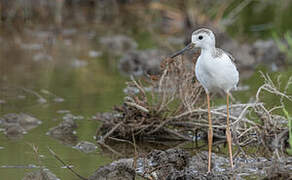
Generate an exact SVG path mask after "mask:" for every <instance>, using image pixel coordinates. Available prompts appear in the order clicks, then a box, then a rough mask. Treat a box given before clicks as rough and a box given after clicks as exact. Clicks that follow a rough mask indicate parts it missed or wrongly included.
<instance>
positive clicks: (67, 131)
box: [47, 118, 77, 145]
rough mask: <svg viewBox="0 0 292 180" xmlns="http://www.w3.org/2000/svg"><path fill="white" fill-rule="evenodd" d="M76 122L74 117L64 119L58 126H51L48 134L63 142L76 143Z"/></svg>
mask: <svg viewBox="0 0 292 180" xmlns="http://www.w3.org/2000/svg"><path fill="white" fill-rule="evenodd" d="M76 128H77V124H76V122H75V121H74V120H73V119H72V118H66V119H64V120H63V121H62V122H61V123H60V124H59V125H58V126H56V127H53V128H51V129H50V130H49V131H48V132H47V135H49V136H51V137H53V138H55V139H58V140H60V141H61V142H62V143H65V144H70V145H74V144H76V141H77V136H76V135H75V134H76V133H75V131H74V130H75V129H76Z"/></svg>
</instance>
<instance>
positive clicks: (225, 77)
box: [196, 54, 239, 92]
mask: <svg viewBox="0 0 292 180" xmlns="http://www.w3.org/2000/svg"><path fill="white" fill-rule="evenodd" d="M196 77H197V79H198V81H199V82H200V83H201V84H202V86H203V87H204V89H205V91H206V92H214V91H219V90H223V91H225V92H229V91H230V90H231V89H232V88H234V87H236V85H237V83H238V80H239V73H238V71H237V69H236V66H235V65H234V64H233V63H232V61H231V60H230V59H229V57H228V56H227V55H225V54H224V55H223V56H222V57H220V58H212V57H211V56H208V55H205V56H202V55H201V56H200V57H199V58H198V61H197V63H196Z"/></svg>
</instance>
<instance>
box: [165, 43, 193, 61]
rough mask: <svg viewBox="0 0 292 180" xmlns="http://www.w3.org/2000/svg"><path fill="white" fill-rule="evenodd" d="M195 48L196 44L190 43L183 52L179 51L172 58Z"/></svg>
mask: <svg viewBox="0 0 292 180" xmlns="http://www.w3.org/2000/svg"><path fill="white" fill-rule="evenodd" d="M193 47H194V44H193V43H190V44H188V45H187V46H186V47H184V48H183V49H182V50H179V51H177V52H175V53H174V54H173V55H171V56H170V58H174V57H176V56H178V55H180V54H182V53H183V52H185V51H186V50H189V49H192V48H193Z"/></svg>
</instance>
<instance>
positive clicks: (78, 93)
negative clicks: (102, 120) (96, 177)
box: [0, 15, 292, 179]
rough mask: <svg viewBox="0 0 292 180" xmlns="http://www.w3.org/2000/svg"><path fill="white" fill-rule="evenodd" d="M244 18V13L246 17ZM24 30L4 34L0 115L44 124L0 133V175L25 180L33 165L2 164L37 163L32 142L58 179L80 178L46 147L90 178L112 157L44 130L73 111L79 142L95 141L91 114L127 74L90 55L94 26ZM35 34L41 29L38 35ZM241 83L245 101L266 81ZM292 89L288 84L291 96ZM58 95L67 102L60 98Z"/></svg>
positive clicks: (119, 89) (118, 90) (110, 102)
mask: <svg viewBox="0 0 292 180" xmlns="http://www.w3.org/2000/svg"><path fill="white" fill-rule="evenodd" d="M283 16H284V15H283ZM244 19H245V17H244V18H242V21H244ZM239 23H242V22H239ZM243 24H245V23H243ZM247 26H249V25H248V24H247ZM40 29H42V28H40ZM80 29H81V28H80ZM285 30H286V29H285ZM24 32H25V33H23V34H16V33H9V32H1V33H0V37H1V44H0V70H1V71H0V88H1V89H0V100H3V101H5V103H0V116H3V115H4V114H7V113H20V112H23V113H27V114H31V115H33V116H34V117H36V118H38V119H40V120H41V121H42V122H43V123H42V124H41V125H40V126H38V127H37V128H35V129H33V130H31V131H29V132H28V134H26V135H24V136H23V138H21V139H14V140H11V139H8V138H7V137H6V136H5V135H4V134H3V133H1V134H0V147H3V149H0V174H1V177H5V179H21V178H22V177H23V176H24V174H25V173H26V172H30V171H32V169H29V168H9V167H8V168H7V167H3V166H28V165H29V164H34V165H39V164H38V162H37V161H36V159H35V154H34V153H33V150H32V147H31V144H34V145H36V146H38V147H39V153H40V154H41V155H44V156H43V157H42V158H41V160H42V163H43V164H42V165H44V166H46V167H47V168H49V169H50V170H51V171H52V172H53V173H55V174H56V175H57V177H59V178H61V179H77V178H76V177H75V176H74V175H72V174H71V173H70V172H69V171H68V170H66V169H63V168H60V167H61V166H62V165H61V164H60V163H59V162H57V161H56V160H55V159H54V158H53V157H52V156H51V155H50V154H49V152H48V150H47V147H50V148H52V149H53V150H54V151H55V152H56V153H57V154H58V155H59V156H60V157H62V158H63V160H65V161H66V162H67V163H68V164H72V165H74V168H75V169H77V171H78V172H79V173H80V174H82V175H83V176H85V177H87V176H89V175H90V174H92V173H93V172H94V170H95V169H97V167H99V166H101V165H104V164H107V163H108V162H110V161H111V157H110V156H108V155H107V156H106V155H104V154H102V153H101V150H99V149H98V150H97V152H96V153H91V154H85V153H83V152H80V151H78V150H76V149H73V148H72V147H71V146H69V145H64V144H62V143H61V142H59V141H58V140H56V139H53V138H51V137H50V136H47V135H46V132H47V131H48V130H49V129H50V128H52V127H54V126H56V125H58V124H59V123H60V122H61V121H62V116H63V115H64V114H60V113H58V111H60V110H69V111H70V113H72V114H74V115H79V116H83V117H84V118H83V119H80V120H77V124H78V128H77V136H78V142H79V141H82V140H86V141H90V142H93V143H94V142H95V140H94V138H93V136H94V135H95V132H96V129H97V128H98V126H99V124H98V123H97V122H96V121H94V120H92V116H94V115H95V114H96V113H97V112H104V111H110V110H111V108H112V107H113V106H114V105H115V104H120V103H121V102H122V100H123V97H124V94H123V88H124V87H125V84H124V83H125V81H126V80H127V78H126V77H123V76H122V75H120V73H119V72H118V70H117V68H116V59H111V58H108V57H107V56H106V54H103V55H101V56H98V57H91V56H90V55H89V53H90V51H96V52H102V51H101V49H100V47H99V46H97V41H96V38H98V36H99V34H94V37H95V38H88V37H89V36H91V33H92V31H91V28H85V30H84V29H83V30H79V29H70V28H69V29H67V32H72V33H71V34H70V33H67V34H66V33H65V35H63V36H61V37H56V36H51V35H47V33H49V32H50V31H49V30H47V29H44V30H43V29H42V30H37V31H32V32H31V30H29V29H26V30H24ZM35 32H38V35H37V34H36V33H35ZM133 32H134V31H133ZM68 34H69V35H68ZM146 34H147V33H146ZM135 38H136V39H138V40H139V41H143V38H144V39H145V41H143V43H140V48H144V47H149V46H150V45H151V46H155V42H152V41H151V42H149V41H150V40H151V39H150V38H149V36H148V35H145V34H143V33H141V37H140V36H139V37H135ZM141 39H142V40H141ZM43 55H49V56H50V57H44V56H43ZM38 56H42V58H38ZM106 57H107V58H106ZM43 59H45V60H43ZM76 59H77V60H76ZM279 74H281V75H282V76H283V77H284V78H283V81H285V80H287V78H288V77H289V76H291V75H292V70H291V68H290V69H284V70H283V72H274V73H272V76H273V77H276V76H277V75H279ZM242 83H243V84H247V85H249V86H250V90H249V91H244V92H236V93H234V96H235V97H236V98H237V99H239V100H241V101H245V102H246V101H249V100H250V98H251V96H254V95H255V93H256V90H257V88H258V87H259V86H260V85H261V83H262V79H260V76H259V74H255V75H254V76H253V77H252V78H250V79H248V80H244V81H243V82H242ZM22 88H25V89H28V90H32V91H33V92H35V93H38V94H39V95H40V96H42V97H43V98H45V99H46V100H47V102H46V103H43V104H40V103H39V102H38V99H39V97H37V96H36V95H35V94H32V93H29V92H27V91H25V90H23V89H22ZM291 91H292V90H291V88H290V89H289V93H290V94H291ZM47 92H49V93H47ZM56 97H57V98H62V99H64V101H62V102H60V101H58V100H56ZM267 99H268V101H267V102H268V104H269V106H274V105H275V102H278V97H275V96H273V95H272V96H269V95H267ZM224 102H225V101H224V99H221V98H220V99H218V100H217V101H216V103H220V104H221V103H224ZM286 103H287V107H288V111H289V112H291V114H292V108H291V107H292V104H291V102H290V103H289V102H286ZM277 105H279V104H277Z"/></svg>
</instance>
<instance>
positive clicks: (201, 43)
mask: <svg viewBox="0 0 292 180" xmlns="http://www.w3.org/2000/svg"><path fill="white" fill-rule="evenodd" d="M191 43H192V44H193V46H195V47H199V48H202V49H206V48H208V47H211V48H213V47H215V36H214V34H213V32H212V31H211V30H209V29H206V28H202V29H198V30H196V31H194V32H193V33H192V42H191Z"/></svg>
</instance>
